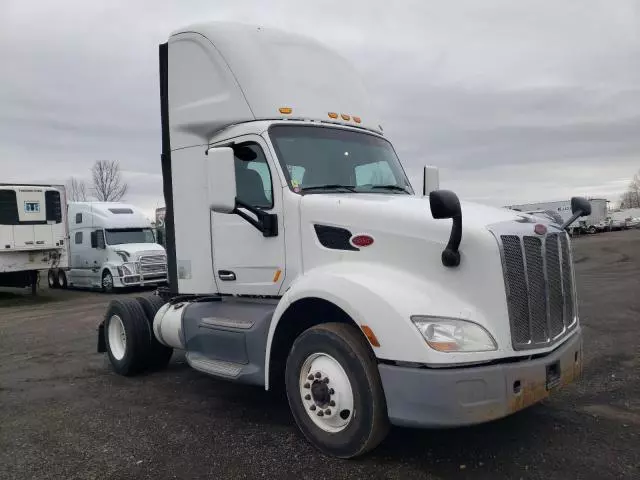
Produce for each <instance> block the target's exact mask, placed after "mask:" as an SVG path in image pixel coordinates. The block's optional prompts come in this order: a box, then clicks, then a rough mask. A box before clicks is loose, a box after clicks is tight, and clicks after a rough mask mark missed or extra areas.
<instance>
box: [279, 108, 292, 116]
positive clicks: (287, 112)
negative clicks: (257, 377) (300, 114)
mask: <svg viewBox="0 0 640 480" xmlns="http://www.w3.org/2000/svg"><path fill="white" fill-rule="evenodd" d="M278 111H279V112H280V113H282V114H284V115H289V114H290V113H291V112H293V109H292V108H291V107H280V108H279V109H278Z"/></svg>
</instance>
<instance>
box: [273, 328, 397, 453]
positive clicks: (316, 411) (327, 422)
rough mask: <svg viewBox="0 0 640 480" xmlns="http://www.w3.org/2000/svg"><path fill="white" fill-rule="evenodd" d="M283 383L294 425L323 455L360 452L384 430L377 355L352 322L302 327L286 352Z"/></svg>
mask: <svg viewBox="0 0 640 480" xmlns="http://www.w3.org/2000/svg"><path fill="white" fill-rule="evenodd" d="M285 385H286V391H287V398H288V400H289V406H290V408H291V412H292V413H293V417H294V419H295V421H296V423H297V425H298V427H299V428H300V430H301V431H302V433H303V434H304V436H305V437H306V438H307V440H308V441H309V442H310V443H311V444H313V445H314V446H315V447H316V448H318V449H319V450H320V451H322V452H324V453H326V454H328V455H332V456H335V457H339V458H352V457H356V456H358V455H362V454H363V453H366V452H367V451H369V450H371V449H373V448H375V447H376V446H377V445H378V444H379V443H380V442H381V441H382V440H383V439H384V437H385V436H386V435H387V432H388V431H389V419H388V417H387V405H386V401H385V396H384V391H383V390H382V383H381V381H380V375H379V373H378V365H377V362H376V359H375V357H374V355H373V353H372V352H371V350H370V348H369V346H368V345H367V344H366V342H365V340H364V337H363V335H362V333H360V332H359V331H358V330H357V329H356V328H355V327H353V326H351V325H346V324H342V323H325V324H321V325H316V326H314V327H311V328H309V329H308V330H305V331H304V332H303V333H302V334H301V335H300V336H299V337H298V338H297V339H296V341H295V342H294V344H293V347H292V348H291V351H290V352H289V356H288V358H287V365H286V371H285Z"/></svg>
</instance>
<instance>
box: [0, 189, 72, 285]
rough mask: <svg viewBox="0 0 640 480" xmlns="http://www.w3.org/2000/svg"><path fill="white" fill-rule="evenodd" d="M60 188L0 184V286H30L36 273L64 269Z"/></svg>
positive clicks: (63, 212) (64, 233)
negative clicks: (55, 268) (57, 268)
mask: <svg viewBox="0 0 640 480" xmlns="http://www.w3.org/2000/svg"><path fill="white" fill-rule="evenodd" d="M64 205H65V188H64V186H63V185H34V184H31V185H16V184H0V286H4V287H27V286H31V290H32V292H33V293H36V289H37V285H38V280H39V272H40V271H41V270H45V271H46V270H47V269H49V268H51V267H66V266H67V261H68V242H67V240H68V233H67V223H66V220H67V212H66V209H65V208H64Z"/></svg>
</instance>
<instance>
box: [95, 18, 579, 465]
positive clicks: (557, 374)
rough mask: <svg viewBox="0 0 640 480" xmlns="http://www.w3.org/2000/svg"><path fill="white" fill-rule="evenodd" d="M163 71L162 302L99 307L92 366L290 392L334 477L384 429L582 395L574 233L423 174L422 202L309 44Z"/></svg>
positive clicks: (227, 31)
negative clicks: (466, 195) (178, 356)
mask: <svg viewBox="0 0 640 480" xmlns="http://www.w3.org/2000/svg"><path fill="white" fill-rule="evenodd" d="M159 54H160V56H159V59H160V99H161V115H162V118H161V120H162V132H163V136H162V147H163V148H162V150H163V153H162V157H161V164H162V169H163V180H164V196H165V205H166V216H165V223H164V225H165V229H166V246H167V256H168V269H169V286H168V289H167V290H164V291H162V292H159V293H160V295H158V296H154V297H150V298H141V299H138V300H135V299H126V300H116V301H114V302H112V303H111V304H110V306H109V307H108V309H107V312H106V314H105V317H104V320H103V322H102V323H101V324H100V327H99V337H98V351H103V352H107V354H108V356H109V358H110V361H111V364H112V366H113V368H114V369H115V370H116V371H117V372H118V373H120V374H122V375H132V374H135V373H137V372H139V371H142V370H145V369H148V368H158V367H160V366H163V365H166V362H168V360H169V358H170V357H171V352H172V350H173V349H179V350H184V351H185V352H186V360H187V362H188V364H189V365H190V366H191V367H193V368H195V369H196V370H199V371H201V372H203V373H206V374H209V375H212V376H215V377H217V378H222V379H226V380H229V381H235V382H241V383H246V384H252V385H258V386H261V387H263V388H265V389H267V390H271V389H280V388H281V389H284V390H285V391H286V394H287V398H288V401H289V405H290V407H291V411H292V413H293V416H294V418H295V420H296V423H297V425H298V426H299V428H300V429H301V431H302V432H303V433H304V435H305V436H306V438H307V439H308V440H309V441H310V442H311V443H312V444H313V445H315V446H316V447H317V448H319V449H320V450H322V451H323V452H325V453H327V454H329V455H334V456H338V457H342V458H351V457H354V456H357V455H360V454H362V453H364V452H366V451H368V450H370V449H372V448H374V447H375V446H376V445H377V444H378V443H379V442H380V441H382V439H383V438H384V436H385V434H386V432H387V430H388V427H389V425H390V424H395V425H404V426H414V427H425V428H433V427H450V426H462V425H470V424H475V423H480V422H485V421H489V420H494V419H497V418H500V417H504V416H506V415H509V414H510V413H513V412H515V411H518V410H520V409H522V408H525V407H527V406H529V405H532V404H534V403H536V402H538V401H540V400H542V399H543V398H546V397H547V396H548V395H549V394H550V393H551V392H553V391H555V390H556V389H557V388H559V387H561V386H563V385H565V384H567V383H570V382H572V381H574V380H575V379H576V378H577V377H578V376H579V374H580V372H581V369H582V340H581V338H582V334H581V328H580V323H579V319H578V312H577V301H576V294H575V280H574V275H573V265H572V257H571V245H570V241H569V237H568V235H567V233H566V231H565V227H566V225H555V224H553V223H552V222H545V221H544V220H543V219H540V218H536V217H533V216H531V215H527V214H523V213H520V212H515V211H509V210H505V209H497V208H491V207H487V206H483V205H478V204H473V203H468V202H460V201H459V199H458V197H457V195H456V194H455V193H454V192H451V191H447V190H441V189H439V185H438V182H437V180H434V177H430V178H426V177H427V176H426V175H425V185H424V186H423V192H421V193H422V194H425V196H423V195H422V194H421V195H416V193H415V192H414V190H413V189H412V187H411V185H410V183H409V181H408V179H407V176H406V174H405V172H404V169H403V167H402V164H401V162H400V159H399V158H398V155H397V154H396V151H395V149H394V147H393V145H392V144H391V142H390V141H389V140H388V139H387V138H386V137H385V136H384V130H383V127H382V124H381V122H380V121H379V120H378V118H377V117H376V115H375V112H373V110H372V108H371V105H370V102H369V100H368V97H367V95H366V91H365V89H364V87H363V84H362V82H361V80H360V79H359V78H358V76H357V74H356V73H355V72H354V71H353V69H352V68H351V66H350V65H349V63H348V62H346V61H345V60H344V59H342V58H341V57H340V56H338V55H337V54H335V53H334V52H332V51H330V50H328V49H326V47H324V46H323V45H321V44H319V43H317V42H315V41H313V40H310V39H308V38H305V37H302V36H298V35H293V34H289V33H286V32H281V31H278V30H272V29H267V28H262V27H254V26H246V25H237V24H225V23H210V24H200V25H192V26H189V27H186V28H184V29H181V30H178V31H176V32H174V33H173V34H172V35H171V36H170V37H169V40H168V42H167V43H165V44H162V45H160V49H159ZM428 171H433V169H432V168H431V169H425V172H428ZM589 208H590V207H589V204H588V202H586V201H585V200H584V199H580V198H575V199H573V201H572V211H573V213H574V215H573V217H572V218H573V219H575V218H577V217H579V216H581V215H584V214H588V213H589V212H588V210H589ZM151 331H152V332H153V334H152V335H149V332H151ZM141 339H145V340H141ZM147 339H148V340H147Z"/></svg>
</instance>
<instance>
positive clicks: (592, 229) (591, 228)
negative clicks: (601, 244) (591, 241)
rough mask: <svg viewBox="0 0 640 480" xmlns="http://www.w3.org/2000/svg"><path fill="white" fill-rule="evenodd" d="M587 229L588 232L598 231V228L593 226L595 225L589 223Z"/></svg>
mask: <svg viewBox="0 0 640 480" xmlns="http://www.w3.org/2000/svg"><path fill="white" fill-rule="evenodd" d="M588 231H589V233H591V234H594V233H596V232H597V231H598V229H597V228H596V227H595V225H591V226H590V227H589V230H588Z"/></svg>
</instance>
